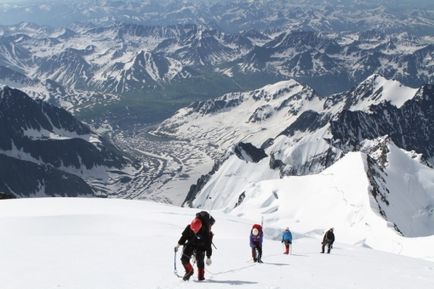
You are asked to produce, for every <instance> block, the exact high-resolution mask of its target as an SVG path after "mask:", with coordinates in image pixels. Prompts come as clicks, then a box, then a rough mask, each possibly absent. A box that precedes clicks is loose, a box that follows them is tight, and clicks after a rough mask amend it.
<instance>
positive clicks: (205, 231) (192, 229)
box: [175, 218, 213, 281]
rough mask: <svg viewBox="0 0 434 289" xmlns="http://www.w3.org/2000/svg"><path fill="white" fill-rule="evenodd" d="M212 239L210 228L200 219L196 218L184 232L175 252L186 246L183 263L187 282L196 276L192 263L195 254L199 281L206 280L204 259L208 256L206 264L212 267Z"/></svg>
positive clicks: (182, 258)
mask: <svg viewBox="0 0 434 289" xmlns="http://www.w3.org/2000/svg"><path fill="white" fill-rule="evenodd" d="M212 237H213V233H212V232H211V230H210V228H209V227H208V226H207V225H202V221H201V220H200V219H199V218H195V219H194V220H193V221H192V222H191V224H190V225H188V226H187V227H186V228H185V229H184V231H183V232H182V236H181V238H180V239H179V241H178V244H177V245H176V246H175V250H178V248H179V246H184V250H183V252H182V257H181V262H182V265H183V266H184V268H185V275H184V277H183V279H184V280H185V281H187V280H188V279H190V277H191V276H192V275H193V274H194V270H193V266H192V265H191V263H190V259H191V256H192V255H193V254H194V255H195V257H196V262H197V268H198V279H199V280H200V281H202V280H205V262H204V259H205V255H206V258H207V259H206V264H207V265H208V266H209V265H211V255H212V247H211V244H212Z"/></svg>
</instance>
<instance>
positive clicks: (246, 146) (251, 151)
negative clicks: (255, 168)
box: [234, 142, 267, 163]
mask: <svg viewBox="0 0 434 289" xmlns="http://www.w3.org/2000/svg"><path fill="white" fill-rule="evenodd" d="M234 152H235V155H236V156H237V157H238V158H239V159H241V160H244V161H246V162H254V163H257V162H259V161H260V160H262V159H263V158H265V157H267V154H266V153H265V151H264V150H263V149H259V148H257V147H255V146H254V145H252V144H251V143H243V142H240V143H238V144H237V145H236V146H235V148H234Z"/></svg>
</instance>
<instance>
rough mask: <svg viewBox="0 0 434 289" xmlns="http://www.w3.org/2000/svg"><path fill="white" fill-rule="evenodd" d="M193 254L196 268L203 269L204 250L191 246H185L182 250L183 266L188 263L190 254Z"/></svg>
mask: <svg viewBox="0 0 434 289" xmlns="http://www.w3.org/2000/svg"><path fill="white" fill-rule="evenodd" d="M193 254H195V257H196V262H197V268H199V269H203V268H205V251H203V250H200V249H196V248H194V247H193V246H189V245H187V246H185V247H184V251H183V252H182V257H181V262H182V265H184V267H185V266H186V264H190V259H191V256H192V255H193Z"/></svg>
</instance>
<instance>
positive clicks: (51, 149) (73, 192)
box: [0, 87, 128, 197]
mask: <svg viewBox="0 0 434 289" xmlns="http://www.w3.org/2000/svg"><path fill="white" fill-rule="evenodd" d="M0 136H1V137H0V157H1V158H0V192H1V194H2V196H3V197H28V196H71V197H75V196H94V195H95V191H94V189H93V188H92V187H91V186H90V185H89V184H87V183H86V182H85V181H84V180H83V178H84V177H86V170H91V169H93V168H95V167H105V168H115V169H121V168H122V167H123V166H124V165H126V164H127V163H128V160H127V159H126V158H124V157H123V155H122V154H121V153H120V152H119V151H118V150H117V149H116V148H115V147H114V146H113V145H112V144H111V143H110V142H108V141H107V140H105V139H103V138H100V137H99V136H97V135H95V134H94V133H93V132H92V131H91V130H90V128H89V127H88V126H87V125H85V124H83V123H81V122H79V121H78V120H77V119H75V118H74V117H73V116H72V115H71V114H70V113H68V112H66V111H65V110H63V109H60V108H57V107H54V106H51V105H49V104H47V103H45V102H42V101H34V100H32V99H31V98H30V97H28V96H27V95H26V94H25V93H23V92H21V91H19V90H17V89H11V88H9V87H4V88H3V89H1V90H0ZM91 138H94V139H95V140H94V143H92V142H91ZM80 171H81V173H80ZM73 172H74V173H73ZM76 172H77V173H78V174H79V175H80V176H79V175H75V173H76ZM82 174H83V175H82Z"/></svg>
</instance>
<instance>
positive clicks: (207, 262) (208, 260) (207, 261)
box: [206, 257, 212, 266]
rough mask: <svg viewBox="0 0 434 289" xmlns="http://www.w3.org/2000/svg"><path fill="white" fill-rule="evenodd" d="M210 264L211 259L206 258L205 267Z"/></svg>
mask: <svg viewBox="0 0 434 289" xmlns="http://www.w3.org/2000/svg"><path fill="white" fill-rule="evenodd" d="M211 264H212V261H211V257H206V265H207V266H209V265H211Z"/></svg>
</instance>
